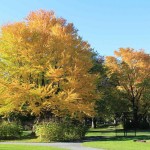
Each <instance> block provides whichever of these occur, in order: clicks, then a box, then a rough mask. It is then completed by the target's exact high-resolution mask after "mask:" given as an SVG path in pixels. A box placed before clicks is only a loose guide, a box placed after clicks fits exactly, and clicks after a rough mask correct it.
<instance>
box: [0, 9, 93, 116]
mask: <svg viewBox="0 0 150 150" xmlns="http://www.w3.org/2000/svg"><path fill="white" fill-rule="evenodd" d="M92 55H93V54H92V50H91V47H90V45H89V44H88V43H87V42H85V41H83V40H82V39H81V37H80V36H79V35H78V33H77V30H76V29H75V28H74V26H73V24H72V23H67V22H66V20H64V19H63V18H57V17H56V16H55V14H54V12H52V11H44V10H40V11H36V12H31V13H30V14H29V16H27V18H26V19H25V20H24V21H22V22H16V23H12V24H7V25H4V26H2V28H1V36H0V114H5V115H6V114H9V113H10V112H15V111H17V112H31V113H33V114H35V115H40V114H41V113H43V112H45V111H48V112H52V113H53V114H55V115H56V116H63V115H66V114H69V115H71V116H72V117H77V116H81V115H85V114H86V115H91V114H92V113H93V105H94V99H95V98H96V94H95V79H96V76H95V75H93V74H90V72H89V70H90V69H91V67H92V66H93V64H92V59H91V58H92Z"/></svg>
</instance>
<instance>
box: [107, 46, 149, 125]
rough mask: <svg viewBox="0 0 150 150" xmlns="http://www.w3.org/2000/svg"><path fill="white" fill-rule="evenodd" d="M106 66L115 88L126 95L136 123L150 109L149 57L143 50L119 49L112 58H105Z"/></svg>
mask: <svg viewBox="0 0 150 150" xmlns="http://www.w3.org/2000/svg"><path fill="white" fill-rule="evenodd" d="M106 66H107V67H108V68H109V71H110V72H109V75H110V76H111V77H113V78H114V79H115V81H116V82H117V83H116V84H117V85H118V86H117V88H118V89H119V90H120V91H122V92H124V93H125V94H126V96H125V98H126V99H128V100H129V103H130V104H131V107H130V108H132V109H131V110H132V111H133V114H134V119H135V121H136V123H138V121H140V119H141V117H144V115H146V114H147V113H148V111H149V109H150V95H149V93H150V55H149V54H146V53H145V52H144V51H143V50H140V51H136V50H134V49H132V48H120V49H119V51H115V56H114V57H112V56H109V57H107V58H106ZM118 103H119V102H118Z"/></svg>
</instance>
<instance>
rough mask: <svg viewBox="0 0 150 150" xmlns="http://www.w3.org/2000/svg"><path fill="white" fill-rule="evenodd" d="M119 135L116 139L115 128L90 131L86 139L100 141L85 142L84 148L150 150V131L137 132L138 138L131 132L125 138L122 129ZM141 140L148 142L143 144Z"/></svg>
mask: <svg viewBox="0 0 150 150" xmlns="http://www.w3.org/2000/svg"><path fill="white" fill-rule="evenodd" d="M117 135H118V136H117V137H116V132H115V128H114V127H108V128H98V129H90V130H89V132H88V133H87V135H86V137H87V138H89V137H98V139H96V140H95V141H89V142H84V143H83V146H88V147H94V148H102V149H105V150H150V131H137V134H136V135H137V136H136V137H135V136H134V131H130V132H128V134H127V135H128V136H127V137H124V136H123V135H124V132H123V130H121V129H120V130H118V132H117ZM134 140H138V141H137V142H135V141H134ZM141 140H146V142H141Z"/></svg>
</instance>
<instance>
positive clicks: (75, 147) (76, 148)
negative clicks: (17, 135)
mask: <svg viewBox="0 0 150 150" xmlns="http://www.w3.org/2000/svg"><path fill="white" fill-rule="evenodd" d="M0 144H21V145H35V146H36V145H37V146H53V147H59V148H66V149H69V150H102V149H97V148H90V147H84V146H82V143H81V142H78V143H71V142H58V143H21V142H0Z"/></svg>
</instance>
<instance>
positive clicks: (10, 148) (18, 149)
mask: <svg viewBox="0 0 150 150" xmlns="http://www.w3.org/2000/svg"><path fill="white" fill-rule="evenodd" d="M0 150H64V149H62V148H55V147H50V146H28V145H17V144H0Z"/></svg>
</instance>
